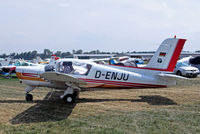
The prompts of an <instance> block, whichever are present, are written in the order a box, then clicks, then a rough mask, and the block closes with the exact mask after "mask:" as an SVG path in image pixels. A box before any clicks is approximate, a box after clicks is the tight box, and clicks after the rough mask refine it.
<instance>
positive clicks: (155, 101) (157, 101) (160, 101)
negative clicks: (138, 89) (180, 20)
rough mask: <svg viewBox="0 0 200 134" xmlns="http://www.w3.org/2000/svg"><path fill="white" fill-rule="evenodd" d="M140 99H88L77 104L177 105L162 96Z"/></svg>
mask: <svg viewBox="0 0 200 134" xmlns="http://www.w3.org/2000/svg"><path fill="white" fill-rule="evenodd" d="M139 97H140V99H87V98H81V99H79V100H77V103H85V102H107V101H131V102H146V103H148V104H150V105H177V103H176V102H174V101H173V100H171V99H169V98H166V97H163V96H160V95H146V96H139Z"/></svg>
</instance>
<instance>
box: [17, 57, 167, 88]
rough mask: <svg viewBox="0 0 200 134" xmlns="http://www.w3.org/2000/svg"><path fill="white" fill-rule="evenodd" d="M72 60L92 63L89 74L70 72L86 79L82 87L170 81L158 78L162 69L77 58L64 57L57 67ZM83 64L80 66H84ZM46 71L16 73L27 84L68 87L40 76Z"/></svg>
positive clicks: (25, 69)
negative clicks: (115, 64) (104, 63)
mask: <svg viewBox="0 0 200 134" xmlns="http://www.w3.org/2000/svg"><path fill="white" fill-rule="evenodd" d="M66 61H71V62H73V64H75V65H74V68H77V69H78V67H77V66H76V64H77V63H79V64H90V65H91V68H90V70H89V72H88V74H87V75H86V74H77V73H76V74H75V73H74V74H73V73H71V74H68V75H71V76H73V77H75V78H77V79H80V80H83V81H85V82H86V83H87V84H86V85H83V86H81V87H82V88H138V87H139V88H144V87H166V86H167V85H168V84H169V83H168V82H166V81H164V80H161V79H159V78H157V74H158V73H160V70H148V69H143V68H131V67H122V66H111V65H107V66H106V65H99V64H96V63H93V62H87V61H82V60H77V59H70V60H69V59H62V60H59V61H57V64H56V66H55V69H54V70H52V71H55V72H59V73H62V72H60V71H59V69H58V68H59V67H58V66H59V63H62V62H66ZM75 66H76V67H75ZM83 66H84V65H81V66H80V68H83ZM44 72H46V70H45V66H32V67H17V68H16V74H17V76H18V78H19V79H20V80H21V81H22V82H23V83H24V84H27V85H31V86H44V87H50V88H58V89H66V87H67V86H66V85H65V83H63V82H51V81H47V80H45V79H43V78H41V77H40V74H42V73H44Z"/></svg>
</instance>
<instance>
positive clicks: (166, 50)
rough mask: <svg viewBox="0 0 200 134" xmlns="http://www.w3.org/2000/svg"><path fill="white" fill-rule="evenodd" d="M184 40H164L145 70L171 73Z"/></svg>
mask: <svg viewBox="0 0 200 134" xmlns="http://www.w3.org/2000/svg"><path fill="white" fill-rule="evenodd" d="M185 41H186V39H177V38H169V39H166V40H164V41H163V42H162V43H161V45H160V47H159V48H158V50H157V51H156V52H155V54H154V55H153V57H152V58H151V60H150V61H149V63H148V64H147V65H146V67H147V68H152V69H156V70H160V71H168V72H173V71H174V68H175V66H176V63H177V61H178V58H179V56H180V54H181V51H182V49H183V46H184V44H185Z"/></svg>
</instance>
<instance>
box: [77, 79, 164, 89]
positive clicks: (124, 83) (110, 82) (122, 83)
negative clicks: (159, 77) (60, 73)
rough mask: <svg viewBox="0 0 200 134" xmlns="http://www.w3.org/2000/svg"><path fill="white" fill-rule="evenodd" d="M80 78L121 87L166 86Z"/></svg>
mask: <svg viewBox="0 0 200 134" xmlns="http://www.w3.org/2000/svg"><path fill="white" fill-rule="evenodd" d="M80 79H81V80H84V81H85V82H89V83H102V84H108V85H116V86H123V87H166V85H154V84H142V83H132V82H120V81H108V80H96V79H85V78H80Z"/></svg>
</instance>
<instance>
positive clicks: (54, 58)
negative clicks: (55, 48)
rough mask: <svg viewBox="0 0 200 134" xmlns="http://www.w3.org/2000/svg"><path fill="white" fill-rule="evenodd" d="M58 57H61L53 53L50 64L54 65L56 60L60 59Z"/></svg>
mask: <svg viewBox="0 0 200 134" xmlns="http://www.w3.org/2000/svg"><path fill="white" fill-rule="evenodd" d="M58 59H59V57H57V56H56V55H51V59H50V61H49V64H50V65H53V66H54V65H55V64H56V60H58Z"/></svg>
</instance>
